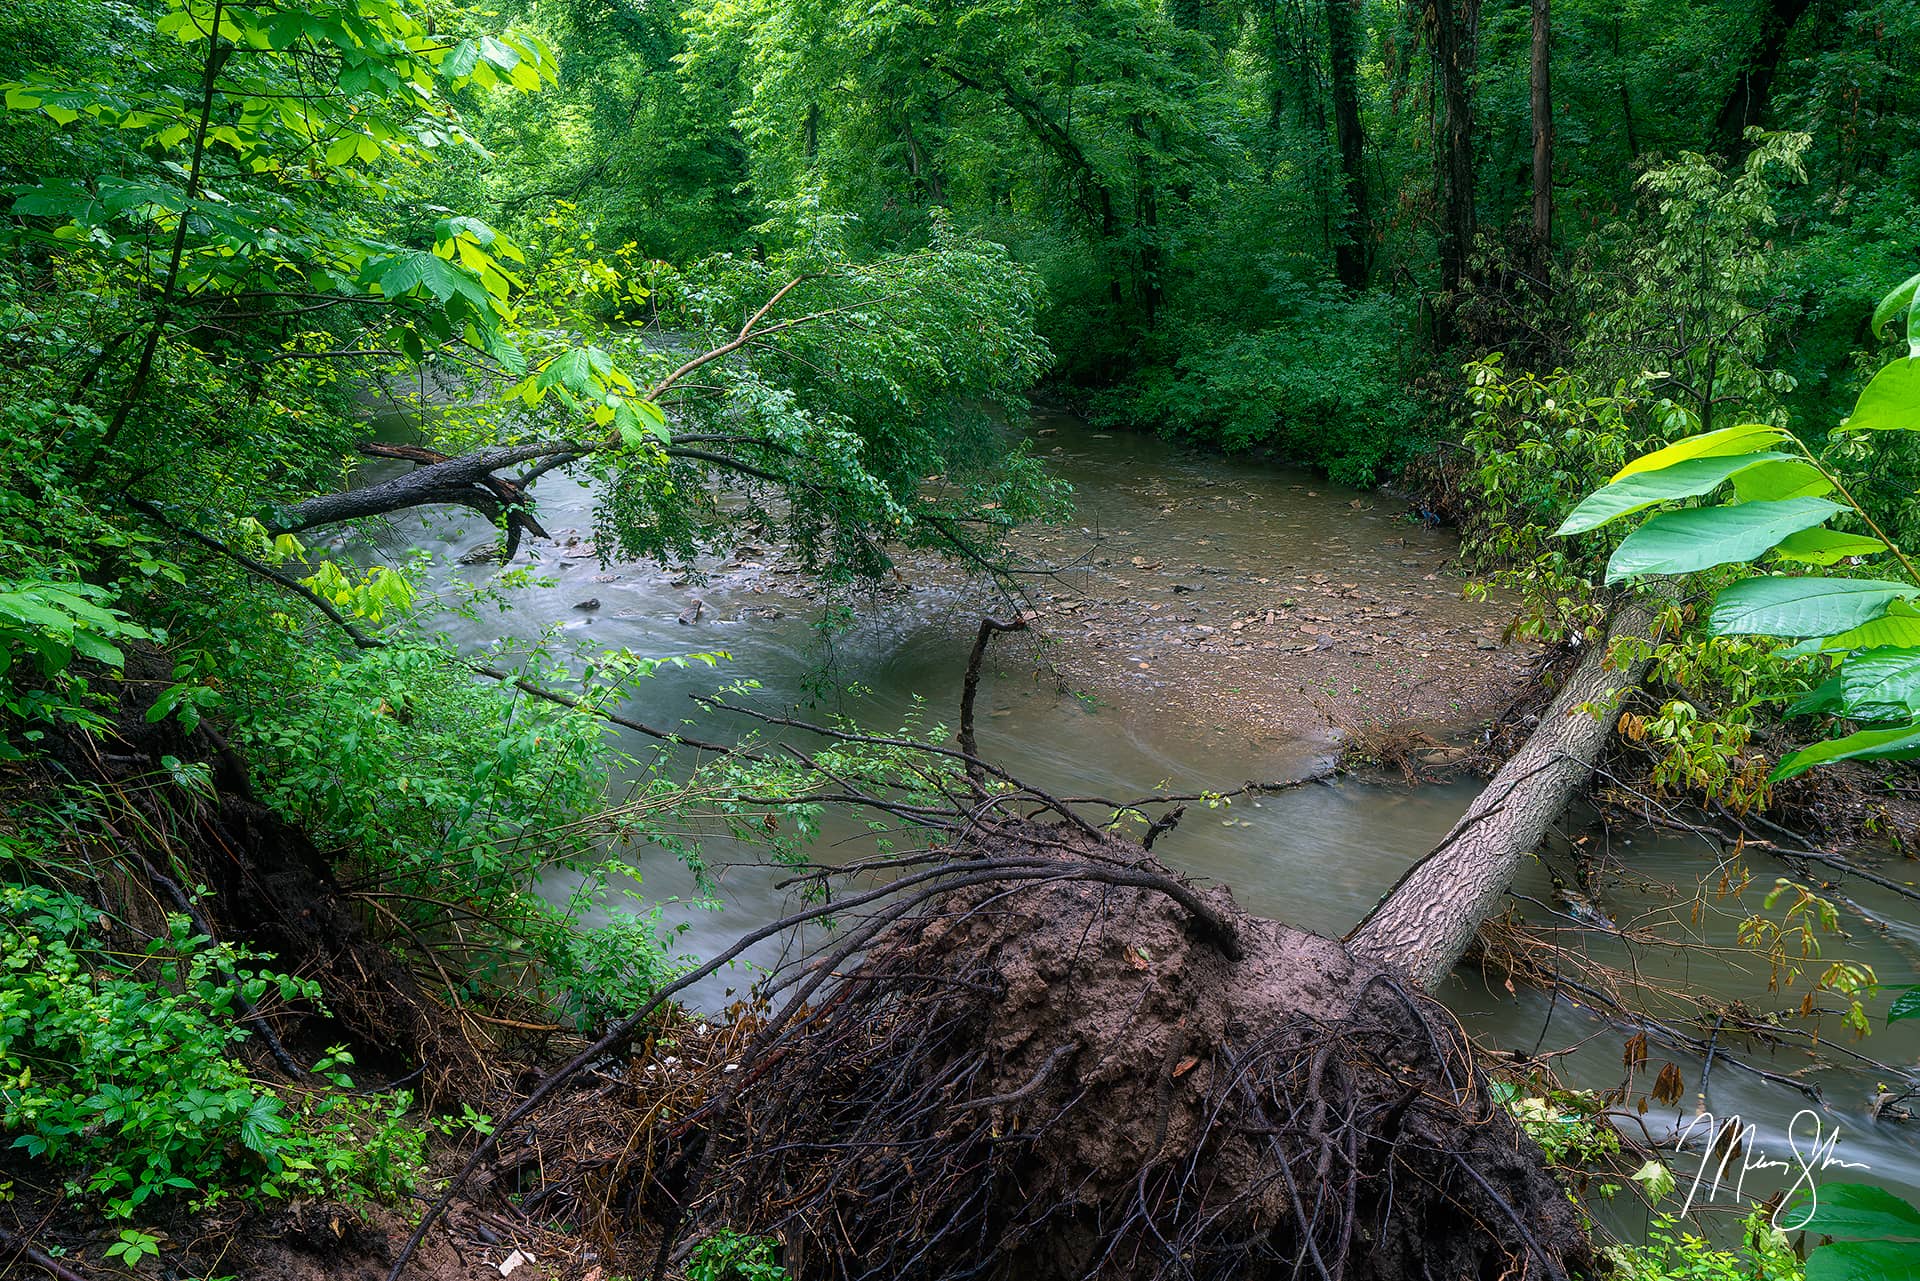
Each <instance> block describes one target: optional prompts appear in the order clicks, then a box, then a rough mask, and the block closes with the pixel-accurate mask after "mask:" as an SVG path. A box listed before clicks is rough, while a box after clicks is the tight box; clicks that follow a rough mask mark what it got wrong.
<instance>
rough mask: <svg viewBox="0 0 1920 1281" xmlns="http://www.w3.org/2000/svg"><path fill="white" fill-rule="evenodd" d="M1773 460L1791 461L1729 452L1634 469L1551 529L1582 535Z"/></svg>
mask: <svg viewBox="0 0 1920 1281" xmlns="http://www.w3.org/2000/svg"><path fill="white" fill-rule="evenodd" d="M1773 461H1780V462H1792V461H1795V460H1794V459H1792V458H1790V457H1789V456H1788V455H1786V454H1773V453H1767V454H1733V455H1727V456H1723V457H1719V458H1693V459H1689V460H1688V461H1686V462H1683V463H1675V464H1674V465H1673V466H1671V467H1663V468H1661V469H1660V470H1659V471H1653V472H1636V473H1635V474H1634V475H1631V476H1628V477H1626V478H1624V479H1622V480H1616V481H1614V482H1613V483H1612V484H1611V485H1608V486H1606V487H1605V488H1604V489H1600V490H1596V491H1595V492H1594V493H1591V494H1588V495H1587V496H1586V498H1584V499H1582V500H1581V502H1580V505H1579V506H1578V507H1575V508H1574V509H1573V511H1572V512H1570V513H1569V514H1568V516H1567V519H1566V520H1565V522H1563V523H1562V524H1561V526H1560V528H1559V529H1557V530H1555V531H1554V532H1555V533H1557V534H1584V533H1586V532H1587V531H1588V530H1589V529H1598V528H1599V527H1600V526H1602V525H1604V524H1606V523H1607V522H1608V521H1610V520H1614V519H1616V518H1618V517H1621V516H1627V515H1630V514H1632V513H1634V512H1637V511H1640V510H1641V509H1643V508H1647V507H1651V506H1653V505H1654V504H1655V503H1660V502H1666V501H1667V500H1669V499H1673V498H1696V497H1698V496H1699V495H1701V494H1709V493H1712V492H1713V491H1714V490H1716V489H1718V488H1719V487H1720V486H1721V485H1722V484H1724V483H1725V482H1726V479H1727V477H1729V476H1731V475H1733V474H1734V473H1735V472H1738V471H1741V470H1743V469H1745V468H1748V467H1755V466H1758V465H1760V464H1762V463H1767V462H1773Z"/></svg>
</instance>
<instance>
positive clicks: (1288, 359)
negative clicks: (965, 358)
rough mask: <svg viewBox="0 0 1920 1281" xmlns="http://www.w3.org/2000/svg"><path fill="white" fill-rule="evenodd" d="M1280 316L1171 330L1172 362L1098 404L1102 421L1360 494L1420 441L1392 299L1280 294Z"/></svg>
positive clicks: (1319, 292) (1298, 290)
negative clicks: (1249, 456) (1255, 452)
mask: <svg viewBox="0 0 1920 1281" xmlns="http://www.w3.org/2000/svg"><path fill="white" fill-rule="evenodd" d="M1283 303H1284V306H1283V309H1282V316H1281V318H1280V319H1278V320H1276V321H1275V322H1273V323H1272V324H1270V325H1268V326H1266V327H1265V328H1261V329H1256V330H1252V331H1247V330H1245V329H1243V327H1242V326H1241V325H1240V324H1239V323H1237V322H1235V321H1233V320H1227V319H1222V320H1209V321H1200V322H1187V323H1180V322H1169V324H1168V326H1167V329H1168V333H1167V334H1166V336H1165V337H1164V338H1163V339H1162V341H1163V342H1164V344H1165V346H1166V348H1167V350H1168V352H1169V353H1170V355H1171V360H1170V361H1169V362H1168V363H1158V364H1154V365H1153V366H1151V367H1149V368H1148V369H1147V370H1146V372H1144V373H1142V374H1140V375H1138V376H1136V378H1135V379H1134V380H1133V381H1132V382H1130V383H1128V384H1126V385H1125V386H1123V387H1121V388H1118V389H1116V390H1115V391H1114V392H1111V393H1108V394H1106V395H1104V396H1102V397H1101V398H1100V399H1099V401H1098V402H1097V407H1096V418H1097V419H1098V420H1099V421H1101V422H1103V423H1106V424H1109V425H1124V426H1139V427H1150V428H1153V429H1156V430H1159V431H1161V432H1164V433H1166V434H1168V435H1171V436H1175V437H1179V438H1183V439H1189V440H1194V441H1198V442H1201V443H1204V444H1208V445H1213V446H1216V447H1218V448H1221V449H1225V450H1229V451H1234V452H1238V451H1244V450H1252V449H1270V450H1273V451H1275V452H1277V453H1279V454H1280V455H1282V456H1283V457H1285V458H1287V459H1288V460H1290V461H1293V462H1298V463H1300V464H1302V465H1305V466H1309V467H1315V468H1319V469H1321V470H1323V471H1325V472H1326V473H1327V475H1328V476H1329V477H1330V478H1331V479H1333V480H1335V481H1337V482H1339V483H1341V484H1346V485H1355V486H1359V487H1361V488H1365V487H1368V486H1371V485H1372V484H1373V483H1374V482H1375V481H1376V480H1378V479H1379V478H1380V477H1382V476H1383V475H1385V474H1387V473H1388V472H1391V471H1393V470H1394V469H1396V468H1397V467H1398V466H1400V465H1402V464H1404V463H1405V462H1406V461H1407V460H1408V459H1409V458H1410V457H1411V456H1412V454H1413V453H1414V451H1415V450H1417V449H1418V448H1419V446H1420V443H1421V436H1420V431H1419V423H1418V414H1417V412H1416V411H1415V409H1414V408H1413V407H1412V405H1411V404H1410V402H1409V399H1408V396H1407V393H1406V390H1405V385H1404V384H1405V351H1404V347H1405V345H1406V338H1405V335H1404V333H1403V329H1402V322H1401V318H1400V317H1401V309H1400V308H1399V307H1398V306H1397V305H1396V303H1395V301H1394V300H1393V299H1392V298H1384V297H1370V298H1363V299H1348V298H1346V297H1344V296H1342V295H1341V294H1340V293H1339V292H1338V291H1336V290H1334V289H1333V288H1332V287H1331V286H1328V287H1324V288H1316V287H1309V286H1297V287H1289V289H1288V290H1287V291H1286V296H1285V298H1284V299H1283Z"/></svg>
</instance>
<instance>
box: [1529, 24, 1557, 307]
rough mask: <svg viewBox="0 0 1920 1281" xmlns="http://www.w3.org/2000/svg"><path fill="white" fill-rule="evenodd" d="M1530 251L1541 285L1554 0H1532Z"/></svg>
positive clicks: (1548, 239) (1548, 241)
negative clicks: (1531, 226)
mask: <svg viewBox="0 0 1920 1281" xmlns="http://www.w3.org/2000/svg"><path fill="white" fill-rule="evenodd" d="M1527 86H1528V89H1529V97H1530V99H1531V101H1532V105H1533V253H1534V270H1535V272H1537V273H1538V274H1539V276H1540V280H1541V283H1542V284H1545V282H1546V278H1547V265H1548V259H1549V258H1550V257H1551V255H1552V253H1553V0H1533V61H1532V64H1531V68H1530V74H1529V75H1528V78H1527Z"/></svg>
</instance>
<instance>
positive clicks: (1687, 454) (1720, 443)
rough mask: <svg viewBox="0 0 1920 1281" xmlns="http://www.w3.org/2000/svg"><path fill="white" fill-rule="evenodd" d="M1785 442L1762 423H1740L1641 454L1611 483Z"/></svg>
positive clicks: (1780, 434) (1781, 432)
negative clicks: (1696, 460) (1642, 473)
mask: <svg viewBox="0 0 1920 1281" xmlns="http://www.w3.org/2000/svg"><path fill="white" fill-rule="evenodd" d="M1786 438H1787V433H1786V432H1785V431H1784V430H1782V429H1781V428H1779V427H1769V426H1767V425H1766V424H1764V423H1743V424H1741V425H1740V426H1738V427H1722V428H1721V429H1720V430H1719V431H1709V432H1703V433H1702V434H1700V435H1698V436H1689V437H1687V438H1686V439H1685V440H1676V441H1674V442H1673V444H1671V445H1668V446H1667V447H1666V448H1665V449H1656V450H1654V451H1653V452H1652V453H1651V454H1643V455H1641V456H1640V457H1639V458H1636V459H1634V460H1633V461H1632V462H1630V463H1628V464H1627V465H1626V466H1625V467H1622V468H1621V469H1620V470H1619V471H1617V472H1615V473H1614V474H1613V479H1614V480H1616V481H1617V480H1620V479H1622V478H1623V477H1627V476H1635V475H1638V474H1639V473H1641V472H1647V471H1659V470H1660V469H1661V468H1663V467H1671V466H1673V465H1674V464H1675V463H1683V462H1686V461H1688V460H1689V459H1693V458H1722V457H1725V456H1726V455H1729V454H1751V453H1755V452H1757V451H1759V450H1762V449H1765V448H1766V447H1767V446H1769V445H1772V444H1774V443H1776V442H1778V441H1782V440H1785V439H1786Z"/></svg>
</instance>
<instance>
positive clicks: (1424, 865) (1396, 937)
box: [1346, 603, 1652, 987]
mask: <svg viewBox="0 0 1920 1281" xmlns="http://www.w3.org/2000/svg"><path fill="white" fill-rule="evenodd" d="M1651 626H1652V618H1651V616H1650V615H1649V614H1648V613H1647V611H1646V610H1645V609H1644V608H1643V607H1641V606H1640V605H1637V604H1632V603H1629V604H1626V605H1624V606H1622V607H1621V608H1620V609H1619V610H1617V611H1616V612H1615V614H1614V616H1613V618H1612V620H1611V625H1610V626H1609V628H1608V631H1607V636H1606V639H1605V640H1603V641H1601V642H1600V643H1597V644H1594V645H1590V646H1588V648H1587V651H1586V653H1585V654H1584V655H1582V657H1581V659H1580V662H1579V664H1578V665H1577V666H1575V668H1574V669H1573V672H1572V673H1571V674H1570V675H1569V676H1568V678H1567V683H1566V684H1565V685H1564V686H1563V687H1562V688H1561V690H1560V692H1559V694H1558V695H1557V696H1556V697H1555V698H1554V700H1553V702H1552V704H1551V705H1550V706H1549V707H1548V708H1547V710H1546V711H1545V713H1543V714H1542V715H1541V717H1540V724H1539V727H1538V728H1537V729H1535V730H1534V732H1533V734H1532V735H1531V736H1530V737H1529V738H1528V739H1527V741H1526V743H1525V745H1524V746H1522V747H1521V749H1520V750H1519V751H1518V752H1516V753H1514V755H1513V756H1512V757H1511V758H1510V759H1509V760H1508V761H1507V763H1506V764H1505V765H1503V766H1501V768H1500V770H1499V771H1498V772H1497V773H1496V774H1495V775H1494V776H1493V779H1492V781H1491V782H1489V783H1488V784H1487V786H1486V788H1485V790H1483V791H1482V792H1481V793H1480V795H1479V796H1477V797H1475V798H1474V801H1473V804H1471V805H1470V806H1468V807H1467V812H1466V813H1465V814H1464V815H1463V816H1461V819H1460V821H1459V822H1458V823H1455V824H1454V825H1453V828H1452V830H1451V831H1449V832H1448V833H1447V835H1446V836H1445V837H1443V838H1442V839H1441V841H1440V843H1439V844H1438V845H1436V846H1435V847H1434V848H1433V851H1432V852H1431V853H1429V854H1428V855H1427V856H1426V857H1425V858H1423V859H1421V860H1420V861H1419V862H1418V863H1415V864H1414V865H1413V866H1412V867H1410V868H1408V869H1407V872H1406V874H1405V875H1404V876H1402V877H1401V878H1400V880H1399V882H1398V883H1397V884H1395V885H1394V887H1393V888H1392V889H1390V890H1388V891H1387V893H1386V894H1385V896H1383V897H1382V898H1381V900H1380V902H1379V903H1378V904H1376V905H1375V907H1374V909H1373V910H1372V911H1371V912H1369V913H1367V915H1366V918H1365V919H1364V920H1362V921H1361V922H1360V924H1359V925H1357V926H1355V927H1354V929H1353V930H1352V932H1350V933H1349V934H1348V935H1347V937H1346V942H1347V946H1348V947H1349V948H1351V949H1352V950H1353V953H1354V955H1356V956H1359V957H1363V958H1367V959H1370V960H1373V961H1376V962H1379V963H1380V964H1383V965H1389V966H1392V967H1393V968H1395V969H1397V970H1399V971H1400V972H1401V973H1403V974H1405V975H1406V976H1407V977H1408V978H1409V979H1411V980H1412V981H1413V982H1414V983H1416V984H1418V985H1420V986H1421V987H1431V986H1432V985H1433V984H1435V983H1437V982H1439V981H1440V980H1441V979H1443V978H1445V977H1446V975H1447V973H1448V972H1449V971H1450V970H1452V969H1453V967H1454V965H1455V964H1457V963H1458V962H1459V960H1460V957H1461V956H1462V955H1463V954H1464V953H1465V952H1466V950H1467V946H1468V945H1469V944H1470V943H1471V942H1472V941H1473V936H1474V934H1475V932H1477V931H1478V930H1479V928H1480V925H1481V923H1482V922H1483V921H1485V920H1486V919H1487V918H1488V917H1490V916H1492V915H1493V914H1494V912H1495V911H1496V910H1498V908H1499V905H1500V902H1501V900H1502V899H1503V898H1504V897H1505V895H1506V893H1507V888H1508V887H1509V886H1510V885H1512V884H1513V878H1514V876H1515V874H1516V873H1518V872H1519V870H1520V867H1521V865H1522V864H1523V863H1524V862H1525V861H1526V860H1527V858H1528V857H1530V856H1531V855H1532V853H1533V851H1534V850H1535V849H1536V848H1538V847H1539V844H1540V839H1541V838H1542V837H1543V836H1545V835H1546V832H1547V828H1548V826H1549V825H1550V824H1552V823H1553V822H1554V821H1555V820H1556V819H1558V818H1559V817H1560V815H1561V814H1562V813H1563V812H1564V811H1565V810H1566V808H1567V804H1568V803H1569V802H1570V801H1571V800H1572V799H1573V797H1574V795H1575V794H1576V793H1577V792H1578V791H1579V790H1580V789H1581V788H1582V787H1584V786H1586V784H1587V782H1588V780H1589V779H1590V778H1592V776H1593V767H1594V763H1595V761H1596V760H1597V759H1598V757H1599V755H1600V750H1601V748H1602V747H1604V746H1605V745H1606V741H1607V736H1608V735H1609V734H1610V733H1611V732H1612V730H1613V721H1612V718H1611V717H1610V716H1608V715H1607V714H1605V712H1604V711H1603V710H1600V709H1604V708H1606V707H1608V706H1610V705H1611V703H1612V702H1613V696H1614V692H1615V691H1616V690H1618V689H1620V688H1621V687H1623V686H1632V685H1634V684H1637V683H1638V682H1639V680H1640V677H1641V675H1642V674H1643V673H1644V672H1645V670H1646V665H1647V664H1646V660H1645V659H1644V658H1641V659H1638V660H1636V661H1634V662H1632V663H1630V664H1629V665H1628V666H1627V667H1626V668H1625V669H1624V670H1616V669H1614V668H1613V667H1611V666H1609V663H1608V652H1609V650H1610V649H1611V647H1612V642H1613V640H1615V639H1616V638H1620V637H1638V636H1645V635H1646V634H1647V632H1648V630H1649V628H1650V627H1651Z"/></svg>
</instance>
